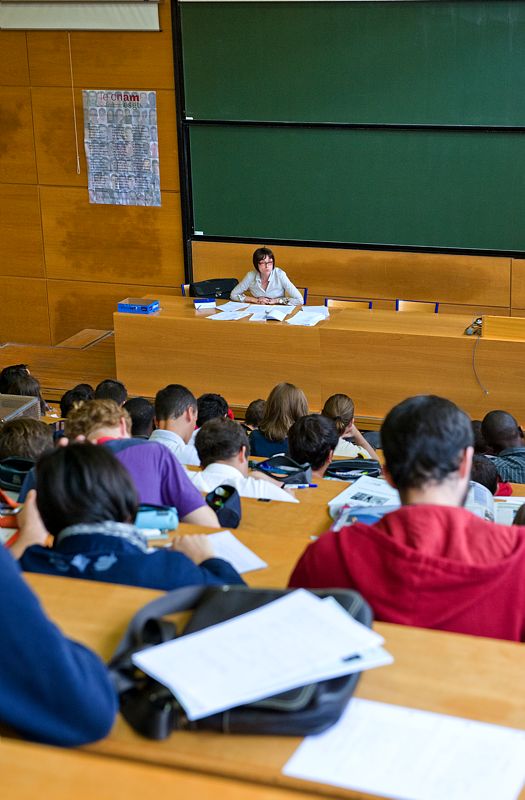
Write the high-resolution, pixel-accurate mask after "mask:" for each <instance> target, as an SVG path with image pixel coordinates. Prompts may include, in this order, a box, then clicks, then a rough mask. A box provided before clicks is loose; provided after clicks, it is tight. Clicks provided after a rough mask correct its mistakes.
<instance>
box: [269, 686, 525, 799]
mask: <svg viewBox="0 0 525 800" xmlns="http://www.w3.org/2000/svg"><path fill="white" fill-rule="evenodd" d="M283 772H284V774H285V775H291V776H293V777H295V778H301V779H304V780H310V781H315V782H318V783H327V784H332V785H334V786H342V787H344V788H347V789H354V790H356V791H360V792H369V793H370V794H374V795H375V794H379V795H382V796H385V797H393V798H403V800H407V798H410V800H469V798H471V799H472V800H496V798H497V800H515V798H517V796H518V794H519V792H520V790H521V788H522V786H523V783H524V781H525V731H518V730H514V729H511V728H503V727H501V726H498V725H489V724H487V723H481V722H473V721H471V720H467V719H460V718H458V717H449V716H444V715H442V714H433V713H430V712H428V711H417V710H414V709H409V708H402V707H401V706H391V705H386V704H384V703H376V702H371V701H369V700H358V699H353V700H352V701H351V703H350V705H349V706H348V708H347V710H346V711H345V713H344V715H343V716H342V718H341V719H340V721H339V722H338V723H337V724H336V725H334V727H333V728H330V730H329V731H327V732H326V733H322V734H320V735H318V736H309V737H307V738H306V739H305V740H304V741H303V743H302V744H301V745H299V747H298V749H297V750H296V751H295V753H294V755H293V756H292V757H291V759H290V760H289V761H288V763H287V764H286V765H285V767H284V770H283Z"/></svg>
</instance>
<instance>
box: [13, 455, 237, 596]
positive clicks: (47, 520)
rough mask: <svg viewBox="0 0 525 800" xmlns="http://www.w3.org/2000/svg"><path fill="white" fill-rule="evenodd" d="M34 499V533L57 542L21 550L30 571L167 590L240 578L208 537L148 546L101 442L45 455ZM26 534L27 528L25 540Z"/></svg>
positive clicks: (129, 493) (132, 501) (131, 495)
mask: <svg viewBox="0 0 525 800" xmlns="http://www.w3.org/2000/svg"><path fill="white" fill-rule="evenodd" d="M28 502H29V503H30V504H31V502H32V500H31V498H28ZM36 503H37V506H38V512H39V513H40V517H41V520H39V519H38V514H37V512H36V510H35V513H34V515H33V518H32V520H31V524H32V526H33V531H34V529H36V528H40V529H42V527H43V528H44V529H45V530H47V531H48V532H49V533H50V534H51V535H52V536H53V537H54V541H53V548H52V549H50V548H46V547H42V546H39V545H36V546H32V547H28V548H27V549H26V550H25V552H24V553H23V555H22V557H21V564H22V567H23V568H24V569H25V570H27V571H29V572H42V573H46V574H48V575H67V576H68V577H70V578H85V579H86V580H95V581H105V582H108V583H124V584H128V585H130V586H144V587H147V588H150V589H166V590H169V589H176V588H178V587H180V586H197V585H201V584H225V583H243V580H242V578H241V577H240V576H239V574H238V573H237V571H236V570H235V569H234V568H233V567H232V566H231V564H229V563H228V562H227V561H224V560H223V559H221V558H214V555H213V549H212V546H211V544H210V543H209V542H208V539H207V537H206V536H177V537H175V539H174V542H173V545H172V548H161V549H158V550H153V551H151V550H150V548H149V546H148V543H147V540H146V538H145V537H144V535H143V534H142V533H141V532H140V531H139V530H138V528H135V526H134V525H133V522H134V520H135V516H136V513H137V508H138V498H137V493H136V491H135V487H134V485H133V482H132V480H131V478H130V476H129V475H128V473H127V471H126V470H125V469H124V467H123V466H122V465H121V464H120V463H119V462H118V461H117V459H116V458H115V456H114V455H112V453H111V452H110V451H109V450H108V449H106V448H105V447H96V446H95V445H92V444H89V443H83V444H72V445H69V446H67V447H58V448H57V449H56V450H54V451H53V452H52V453H49V454H48V455H46V456H43V458H41V459H40V461H39V462H38V465H37V468H36ZM28 524H29V523H28ZM23 535H24V530H22V531H21V537H20V538H21V539H22V541H23ZM33 535H34V533H33Z"/></svg>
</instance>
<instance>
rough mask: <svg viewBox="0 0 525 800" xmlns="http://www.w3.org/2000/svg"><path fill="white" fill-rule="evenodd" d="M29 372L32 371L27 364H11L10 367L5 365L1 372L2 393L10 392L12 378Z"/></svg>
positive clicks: (0, 387) (0, 392)
mask: <svg viewBox="0 0 525 800" xmlns="http://www.w3.org/2000/svg"><path fill="white" fill-rule="evenodd" d="M29 374H30V372H29V367H28V366H27V364H11V365H10V366H8V367H4V368H3V370H2V372H0V394H9V392H8V391H7V387H8V386H9V382H10V380H11V378H13V377H14V376H15V375H29Z"/></svg>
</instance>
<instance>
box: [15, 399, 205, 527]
mask: <svg viewBox="0 0 525 800" xmlns="http://www.w3.org/2000/svg"><path fill="white" fill-rule="evenodd" d="M130 431H131V419H130V417H129V414H128V412H127V411H125V410H124V409H123V408H119V407H118V406H117V404H116V403H114V402H113V400H90V401H89V402H88V403H83V404H82V405H81V406H79V407H78V408H74V409H73V410H72V411H71V412H70V414H69V416H68V418H67V420H66V426H65V434H66V436H67V437H68V438H69V440H70V441H74V440H76V439H78V438H79V437H85V438H87V439H88V440H89V441H90V442H93V443H95V444H103V445H104V446H105V447H107V448H108V449H109V450H111V451H112V452H113V453H114V454H115V455H116V457H117V458H118V460H119V461H120V463H121V464H123V465H124V466H125V467H126V469H127V470H128V472H129V473H130V475H131V477H132V479H133V482H134V483H135V486H136V488H137V492H138V495H139V498H140V502H141V503H152V504H153V505H165V506H174V507H175V508H176V509H177V511H178V514H179V518H180V519H181V520H182V521H183V522H191V523H193V524H195V525H208V526H211V527H215V528H216V527H218V526H219V523H218V520H217V516H216V514H215V512H214V511H213V510H212V509H211V508H210V507H209V506H208V505H206V502H205V501H204V499H203V498H202V497H201V495H200V493H199V492H198V491H197V490H196V489H195V487H194V486H193V484H192V482H191V481H190V479H189V478H188V475H187V473H186V470H185V469H184V467H183V466H182V465H181V464H180V463H179V462H178V461H177V459H176V458H175V456H174V455H173V453H171V452H170V451H169V450H168V448H167V447H165V446H164V445H162V444H159V443H158V442H152V441H145V440H144V439H132V438H130ZM27 488H31V487H28V486H26V485H24V489H25V490H26V491H27ZM21 497H22V499H23V494H22V495H21Z"/></svg>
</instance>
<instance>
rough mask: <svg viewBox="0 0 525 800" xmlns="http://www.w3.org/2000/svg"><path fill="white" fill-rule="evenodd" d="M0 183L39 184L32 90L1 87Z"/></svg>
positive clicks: (20, 87)
mask: <svg viewBox="0 0 525 800" xmlns="http://www.w3.org/2000/svg"><path fill="white" fill-rule="evenodd" d="M0 183H36V164H35V147H34V141H33V119H32V116H31V95H30V90H29V89H28V88H27V87H23V86H11V87H9V86H3V87H0Z"/></svg>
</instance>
